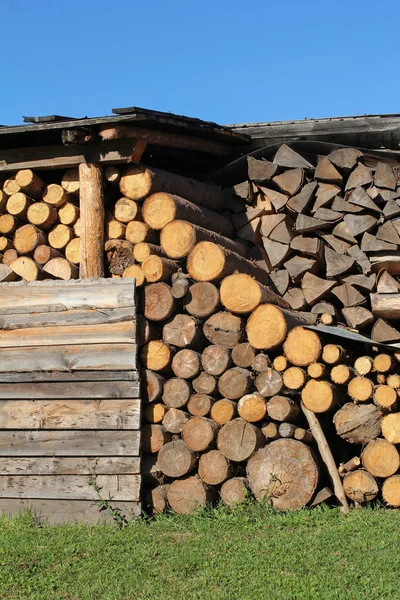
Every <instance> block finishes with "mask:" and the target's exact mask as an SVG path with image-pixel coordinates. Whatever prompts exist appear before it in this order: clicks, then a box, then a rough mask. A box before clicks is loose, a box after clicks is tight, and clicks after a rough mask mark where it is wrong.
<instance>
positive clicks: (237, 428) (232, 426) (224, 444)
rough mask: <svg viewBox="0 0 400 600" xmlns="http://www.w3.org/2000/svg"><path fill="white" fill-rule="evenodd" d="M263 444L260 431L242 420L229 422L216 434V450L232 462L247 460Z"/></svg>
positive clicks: (262, 436)
mask: <svg viewBox="0 0 400 600" xmlns="http://www.w3.org/2000/svg"><path fill="white" fill-rule="evenodd" d="M265 442H266V440H265V437H264V435H263V434H262V432H261V431H260V429H258V427H256V426H255V425H253V424H252V423H248V422H247V421H244V419H233V420H232V421H229V422H228V423H226V424H225V425H224V426H223V427H222V428H221V429H220V431H219V433H218V450H220V452H222V454H223V455H224V456H225V457H226V458H228V459H229V460H232V461H233V462H243V461H244V460H247V459H248V458H249V457H250V456H251V455H252V454H253V453H254V452H255V451H256V450H258V448H262V447H263V446H265Z"/></svg>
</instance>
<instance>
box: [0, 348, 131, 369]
mask: <svg viewBox="0 0 400 600" xmlns="http://www.w3.org/2000/svg"><path fill="white" fill-rule="evenodd" d="M135 368H136V345H135V344H126V343H125V344H87V345H74V346H51V347H49V348H44V347H43V346H40V347H38V346H25V347H24V348H0V372H2V373H5V372H11V371H12V372H14V373H23V372H24V371H25V372H32V371H80V370H93V371H108V370H112V371H115V370H117V371H129V370H133V369H135Z"/></svg>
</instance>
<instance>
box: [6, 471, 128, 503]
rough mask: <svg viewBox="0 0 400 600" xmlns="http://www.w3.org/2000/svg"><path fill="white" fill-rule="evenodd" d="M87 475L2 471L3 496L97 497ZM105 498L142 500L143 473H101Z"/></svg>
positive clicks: (101, 483) (100, 485)
mask: <svg viewBox="0 0 400 600" xmlns="http://www.w3.org/2000/svg"><path fill="white" fill-rule="evenodd" d="M88 481H89V478H88V476H87V475H7V476H2V475H0V498H32V499H33V498H38V499H40V498H43V499H51V500H94V501H96V500H98V496H97V494H96V492H95V491H94V489H93V488H92V487H91V486H90V485H89V483H88ZM96 483H97V485H98V486H99V487H100V488H101V495H102V497H103V498H105V499H107V498H110V497H111V498H113V499H114V500H116V501H118V500H127V501H129V502H139V500H140V475H99V476H98V477H97V478H96Z"/></svg>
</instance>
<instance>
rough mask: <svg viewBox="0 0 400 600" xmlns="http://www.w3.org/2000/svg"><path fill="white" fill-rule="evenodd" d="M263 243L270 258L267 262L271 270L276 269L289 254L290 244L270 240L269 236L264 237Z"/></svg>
mask: <svg viewBox="0 0 400 600" xmlns="http://www.w3.org/2000/svg"><path fill="white" fill-rule="evenodd" d="M262 243H263V246H264V250H265V254H266V256H267V259H268V262H267V264H268V268H269V270H271V269H276V267H279V266H280V265H281V264H282V263H283V261H284V260H285V258H286V257H287V255H288V254H289V251H290V246H289V244H281V243H279V242H274V241H273V240H269V239H267V238H263V241H262Z"/></svg>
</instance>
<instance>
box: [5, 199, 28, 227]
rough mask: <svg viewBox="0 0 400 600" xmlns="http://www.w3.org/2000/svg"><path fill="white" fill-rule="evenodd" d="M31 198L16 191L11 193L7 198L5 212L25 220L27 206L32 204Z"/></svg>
mask: <svg viewBox="0 0 400 600" xmlns="http://www.w3.org/2000/svg"><path fill="white" fill-rule="evenodd" d="M32 203H33V200H31V199H30V198H28V196H27V195H26V194H23V193H22V192H18V193H17V194H13V195H12V196H10V197H9V199H8V200H7V205H6V210H7V212H8V213H9V214H10V215H12V216H13V217H15V218H16V219H20V220H21V221H26V219H27V213H28V208H29V207H30V206H32Z"/></svg>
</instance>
